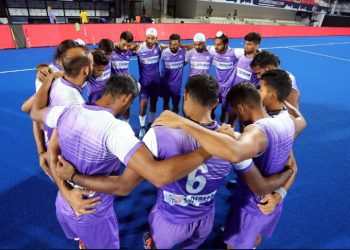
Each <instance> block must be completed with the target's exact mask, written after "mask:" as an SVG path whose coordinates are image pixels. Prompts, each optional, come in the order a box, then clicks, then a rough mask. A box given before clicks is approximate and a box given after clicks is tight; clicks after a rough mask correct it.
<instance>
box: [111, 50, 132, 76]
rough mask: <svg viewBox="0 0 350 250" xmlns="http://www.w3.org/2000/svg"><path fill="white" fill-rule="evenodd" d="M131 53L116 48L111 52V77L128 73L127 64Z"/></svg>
mask: <svg viewBox="0 0 350 250" xmlns="http://www.w3.org/2000/svg"><path fill="white" fill-rule="evenodd" d="M131 56H132V51H131V50H127V51H121V50H119V49H118V48H116V49H115V51H113V53H112V56H111V64H112V75H116V74H120V73H127V74H128V73H129V63H130V57H131Z"/></svg>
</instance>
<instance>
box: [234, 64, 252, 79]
mask: <svg viewBox="0 0 350 250" xmlns="http://www.w3.org/2000/svg"><path fill="white" fill-rule="evenodd" d="M252 75H253V73H252V72H249V71H247V70H245V69H242V68H240V67H237V76H238V77H240V78H242V79H244V80H250V79H251V78H252Z"/></svg>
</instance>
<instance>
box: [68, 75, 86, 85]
mask: <svg viewBox="0 0 350 250" xmlns="http://www.w3.org/2000/svg"><path fill="white" fill-rule="evenodd" d="M63 77H64V79H66V80H67V81H68V82H71V83H73V84H74V85H76V86H78V87H83V85H84V82H85V81H84V78H81V77H79V76H78V77H69V76H67V75H65V76H63Z"/></svg>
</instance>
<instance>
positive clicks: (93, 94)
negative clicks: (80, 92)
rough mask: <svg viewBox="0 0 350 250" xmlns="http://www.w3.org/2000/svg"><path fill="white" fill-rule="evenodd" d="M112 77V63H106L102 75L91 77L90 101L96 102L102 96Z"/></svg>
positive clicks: (88, 83) (89, 83)
mask: <svg viewBox="0 0 350 250" xmlns="http://www.w3.org/2000/svg"><path fill="white" fill-rule="evenodd" d="M110 78H111V63H108V64H107V65H106V67H105V68H104V71H103V73H102V74H101V75H100V76H98V77H97V78H94V77H93V76H91V77H90V79H89V80H88V81H87V94H88V99H89V102H90V103H94V102H95V101H97V100H98V99H99V98H100V97H101V95H102V91H103V88H104V86H105V85H106V83H107V82H108V80H109V79H110Z"/></svg>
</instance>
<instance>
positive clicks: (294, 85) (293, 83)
mask: <svg viewBox="0 0 350 250" xmlns="http://www.w3.org/2000/svg"><path fill="white" fill-rule="evenodd" d="M287 73H288V75H289V77H290V79H291V80H292V89H294V90H295V91H298V92H299V93H300V91H299V88H298V85H297V81H296V80H295V76H294V75H293V74H292V73H290V72H288V71H287Z"/></svg>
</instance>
